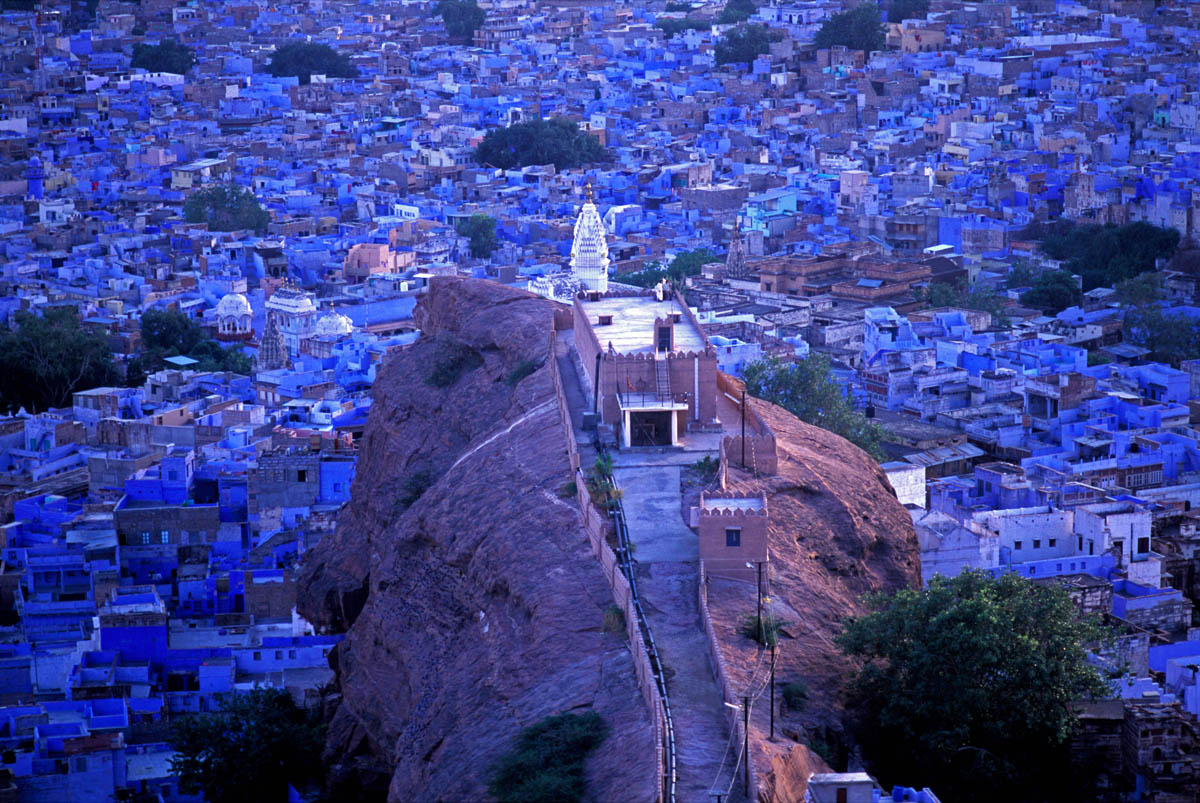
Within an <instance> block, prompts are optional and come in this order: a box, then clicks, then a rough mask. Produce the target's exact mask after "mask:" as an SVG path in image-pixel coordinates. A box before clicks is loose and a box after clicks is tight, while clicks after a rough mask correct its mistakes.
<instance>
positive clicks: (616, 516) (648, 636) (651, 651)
mask: <svg viewBox="0 0 1200 803" xmlns="http://www.w3.org/2000/svg"><path fill="white" fill-rule="evenodd" d="M593 444H594V445H595V447H596V453H597V454H598V455H599V456H600V457H601V458H604V457H605V456H606V455H607V454H608V451H607V450H606V449H605V448H604V444H602V443H601V442H600V440H599V438H596V439H595V440H594V441H593ZM604 479H605V480H606V481H607V482H608V484H609V487H611V488H616V487H617V480H616V477H614V476H613V475H612V472H610V471H606V472H604ZM608 507H609V512H610V513H611V515H612V517H613V523H614V524H615V525H616V527H617V540H618V542H619V545H620V549H619V551H618V554H617V559H618V561H619V565H620V567H621V574H623V575H625V579H626V580H627V581H628V583H629V594H630V597H631V598H632V599H633V606H634V609H635V610H636V611H637V617H638V630H639V631H641V634H642V642H643V643H644V644H645V645H646V652H647V654H648V656H649V658H650V671H651V672H653V673H654V682H655V685H657V686H658V693H659V696H661V697H662V703H663V719H664V720H665V721H666V725H667V734H666V736H667V764H668V769H667V774H666V778H665V784H666V787H667V788H666V789H665V790H664V795H663V797H664V799H665V800H666V801H668V803H675V781H676V772H675V723H674V720H673V719H672V717H671V698H670V697H669V696H668V694H667V681H666V678H665V677H664V676H663V669H662V661H661V660H660V659H659V654H658V645H657V644H656V643H655V641H654V634H653V633H651V632H650V624H649V623H648V622H647V621H646V611H645V610H644V609H643V608H642V599H641V596H640V595H639V594H638V590H637V578H636V577H635V575H634V571H633V558H632V550H631V549H630V543H629V525H628V523H627V522H626V520H625V506H624V505H623V504H622V503H621V500H620V499H616V498H613V497H611V496H610V497H609V505H608Z"/></svg>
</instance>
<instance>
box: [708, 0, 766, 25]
mask: <svg viewBox="0 0 1200 803" xmlns="http://www.w3.org/2000/svg"><path fill="white" fill-rule="evenodd" d="M757 10H758V6H756V5H755V4H754V0H727V2H726V3H725V7H724V8H723V9H721V13H720V14H719V15H718V16H717V22H719V23H721V24H722V25H735V24H737V23H739V22H745V21H746V20H748V19H750V18H751V17H752V16H754V12H755V11H757Z"/></svg>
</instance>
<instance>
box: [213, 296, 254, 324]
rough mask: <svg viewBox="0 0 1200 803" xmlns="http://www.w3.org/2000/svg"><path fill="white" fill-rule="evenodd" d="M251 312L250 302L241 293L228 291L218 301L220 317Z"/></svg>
mask: <svg viewBox="0 0 1200 803" xmlns="http://www.w3.org/2000/svg"><path fill="white" fill-rule="evenodd" d="M250 314H252V313H251V311H250V302H249V301H247V300H246V297H245V296H244V295H242V294H241V293H227V294H226V295H225V296H223V297H222V298H221V300H220V301H219V302H218V303H217V317H218V318H236V317H240V316H242V315H250Z"/></svg>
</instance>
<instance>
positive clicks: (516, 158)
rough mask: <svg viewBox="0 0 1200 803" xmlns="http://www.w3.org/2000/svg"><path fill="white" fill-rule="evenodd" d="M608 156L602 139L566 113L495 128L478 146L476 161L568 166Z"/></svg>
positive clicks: (497, 164) (501, 164)
mask: <svg viewBox="0 0 1200 803" xmlns="http://www.w3.org/2000/svg"><path fill="white" fill-rule="evenodd" d="M604 159H605V153H604V146H603V145H601V144H600V141H599V140H597V139H596V138H595V137H593V136H592V135H591V134H589V133H587V132H586V131H584V130H582V129H580V128H579V126H578V125H577V124H576V123H575V122H574V121H573V120H568V119H566V118H565V117H551V118H550V119H548V120H526V121H525V122H520V123H513V124H512V125H510V126H509V127H508V128H495V129H492V130H491V131H489V132H487V134H486V135H485V136H484V138H483V142H481V143H479V147H478V148H476V149H475V161H477V162H479V163H480V164H487V165H491V166H492V167H499V168H501V169H503V170H508V169H509V168H511V167H526V166H528V165H544V164H553V165H554V166H555V168H557V169H558V170H567V169H570V168H573V167H579V166H581V165H584V164H589V163H592V162H601V161H604Z"/></svg>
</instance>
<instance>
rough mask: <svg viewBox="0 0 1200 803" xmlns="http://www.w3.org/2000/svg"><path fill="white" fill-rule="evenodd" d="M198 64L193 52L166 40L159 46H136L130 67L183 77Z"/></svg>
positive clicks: (171, 40) (172, 40) (173, 41)
mask: <svg viewBox="0 0 1200 803" xmlns="http://www.w3.org/2000/svg"><path fill="white" fill-rule="evenodd" d="M195 63H196V58H195V56H193V55H192V51H191V50H190V49H189V48H187V47H185V46H184V45H181V44H179V43H178V42H176V41H175V40H174V39H164V40H163V41H162V43H161V44H157V45H142V44H138V45H134V46H133V60H132V61H131V62H130V66H132V67H134V68H135V69H136V68H140V69H143V70H147V71H149V72H169V73H176V74H178V75H183V74H184V73H186V72H187V71H188V70H190V69H191V68H192V65H193V64H195Z"/></svg>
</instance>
